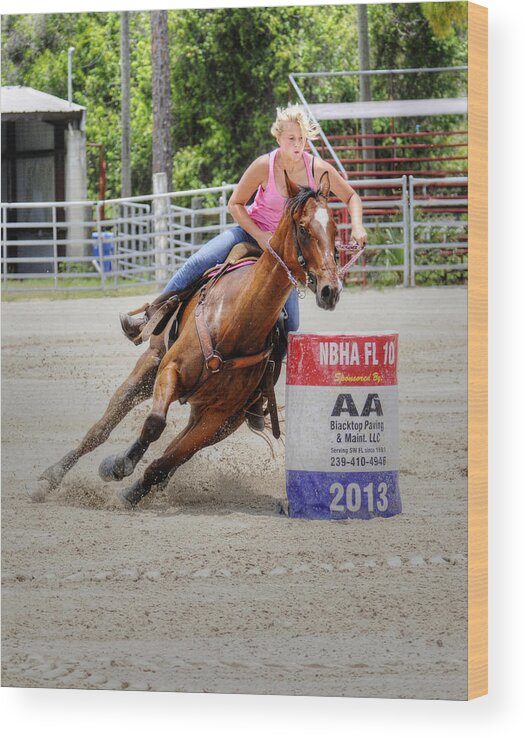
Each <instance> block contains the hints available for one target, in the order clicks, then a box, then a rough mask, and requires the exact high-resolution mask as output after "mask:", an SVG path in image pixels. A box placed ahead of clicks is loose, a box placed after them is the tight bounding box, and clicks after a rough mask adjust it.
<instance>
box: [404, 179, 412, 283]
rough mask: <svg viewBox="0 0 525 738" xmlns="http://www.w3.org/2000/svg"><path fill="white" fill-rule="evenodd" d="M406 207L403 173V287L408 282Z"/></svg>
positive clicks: (406, 192) (407, 207)
mask: <svg viewBox="0 0 525 738" xmlns="http://www.w3.org/2000/svg"><path fill="white" fill-rule="evenodd" d="M408 209H409V202H408V191H407V177H406V174H405V175H403V244H404V254H403V266H404V269H403V287H408V286H409V284H410V271H411V270H410V248H409V242H408V228H409V225H408V217H409V214H408Z"/></svg>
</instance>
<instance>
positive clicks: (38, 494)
mask: <svg viewBox="0 0 525 738" xmlns="http://www.w3.org/2000/svg"><path fill="white" fill-rule="evenodd" d="M53 489H54V486H53V484H52V483H51V482H50V481H49V479H38V480H37V483H36V485H35V487H34V488H33V489H32V490H31V491H30V492H29V497H30V499H31V502H45V501H46V497H47V495H48V494H49V493H50V492H51V491H52V490H53Z"/></svg>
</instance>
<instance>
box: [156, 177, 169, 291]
mask: <svg viewBox="0 0 525 738" xmlns="http://www.w3.org/2000/svg"><path fill="white" fill-rule="evenodd" d="M167 191H168V176H167V174H166V172H156V173H155V174H154V175H153V193H154V194H155V195H156V197H155V199H154V200H153V215H154V221H153V227H154V231H155V281H156V282H159V283H164V282H166V281H167V279H168V270H167V263H168V237H167V225H168V220H167V219H168V208H169V197H166V193H167Z"/></svg>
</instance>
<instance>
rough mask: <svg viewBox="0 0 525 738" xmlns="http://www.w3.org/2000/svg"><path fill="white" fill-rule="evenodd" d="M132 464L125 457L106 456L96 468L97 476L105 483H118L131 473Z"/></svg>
mask: <svg viewBox="0 0 525 738" xmlns="http://www.w3.org/2000/svg"><path fill="white" fill-rule="evenodd" d="M134 468H135V467H134V466H133V462H132V461H131V460H130V459H128V458H127V457H126V456H118V454H114V455H113V456H107V457H106V458H105V459H104V460H103V461H102V462H101V463H100V466H99V467H98V474H99V476H100V477H101V478H102V479H103V480H104V481H105V482H120V480H121V479H124V477H129V475H130V474H131V473H132V472H133V469H134Z"/></svg>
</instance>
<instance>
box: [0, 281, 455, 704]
mask: <svg viewBox="0 0 525 738" xmlns="http://www.w3.org/2000/svg"><path fill="white" fill-rule="evenodd" d="M147 297H148V296H145V299H147ZM141 301H142V300H141V298H140V297H139V298H131V299H130V298H123V297H119V298H102V299H96V300H93V299H81V300H71V301H52V300H38V301H27V302H13V303H4V304H3V306H2V335H3V361H2V452H3V453H2V503H3V504H2V638H3V645H2V684H3V686H19V687H47V688H52V687H54V688H81V689H87V688H91V689H127V690H134V689H138V690H176V691H186V692H202V691H206V692H227V693H254V694H288V695H301V694H302V695H326V696H330V695H331V696H359V697H366V696H368V697H408V698H424V699H427V698H442V699H465V698H466V691H467V599H466V595H467V589H466V587H467V527H466V525H467V514H466V512H467V511H466V505H467V377H466V366H467V290H466V288H463V287H443V288H416V289H404V288H395V289H390V290H385V291H383V292H379V291H374V290H365V291H362V292H356V291H352V292H350V293H345V294H344V295H343V298H342V300H341V303H340V304H339V306H338V308H337V310H336V311H335V312H334V313H324V312H322V311H320V310H319V309H317V308H316V306H315V302H314V300H313V297H312V296H308V297H307V299H306V300H305V301H304V302H303V303H302V305H301V316H302V326H301V328H302V330H303V331H330V332H334V333H336V332H338V331H353V330H355V331H368V330H370V331H374V330H386V329H393V330H398V331H399V332H400V358H399V399H400V452H401V464H400V489H401V497H402V502H403V513H402V514H401V515H399V516H396V517H394V518H388V519H375V520H371V521H359V520H355V521H352V520H348V521H337V522H336V521H329V522H323V521H307V520H297V519H293V520H292V519H289V518H287V517H286V516H285V515H282V514H280V513H279V509H280V507H281V505H280V503H281V502H282V501H284V499H285V484H284V480H285V475H284V446H283V444H282V443H278V442H273V449H274V452H273V456H272V454H271V452H270V449H269V447H268V445H267V444H266V443H265V442H264V441H263V440H262V439H260V438H259V437H257V436H255V435H254V434H252V433H251V432H250V431H249V430H248V428H247V427H246V426H243V427H242V428H241V429H240V430H239V431H237V432H236V433H235V434H234V435H233V436H231V437H230V438H228V439H226V440H225V441H223V442H221V443H220V444H219V445H217V446H215V447H213V448H211V449H207V450H204V451H202V452H200V454H198V455H196V456H195V457H194V458H193V459H192V460H191V461H190V462H188V463H187V464H186V465H185V466H184V467H183V468H181V469H180V470H179V471H178V472H177V473H176V474H175V476H174V477H173V478H172V480H171V481H170V483H169V485H168V486H167V487H166V489H164V490H163V491H162V492H154V493H152V494H151V495H150V496H149V497H148V498H147V499H146V500H144V501H143V502H142V503H141V505H140V506H139V507H138V508H137V509H136V510H135V511H132V512H128V511H124V510H122V509H120V508H119V506H118V504H117V502H116V490H117V489H118V485H119V483H114V484H107V483H104V482H102V481H101V480H100V478H99V477H98V475H97V469H98V465H99V463H100V461H101V460H102V459H103V458H104V457H105V456H107V455H108V454H110V453H116V452H119V451H122V450H123V449H124V448H126V447H127V446H128V445H129V444H130V443H131V441H132V440H134V439H135V437H136V436H137V435H138V432H139V430H140V428H141V426H142V422H143V420H144V418H145V416H146V414H147V407H148V403H145V404H144V405H141V406H139V407H138V408H136V409H135V410H134V411H132V413H131V414H130V415H129V416H128V417H127V418H126V419H125V420H124V421H123V422H122V423H121V425H120V426H118V427H117V428H116V429H115V431H114V432H113V434H112V435H111V437H110V438H109V440H108V441H107V442H106V444H104V445H103V446H101V447H100V448H99V449H97V450H96V451H95V452H93V453H92V454H91V455H88V456H86V457H84V458H83V459H82V460H81V461H80V462H79V463H78V464H77V466H76V467H75V468H74V469H73V470H72V471H71V472H70V473H69V475H68V476H66V478H65V479H64V482H63V483H62V486H61V487H60V488H59V489H57V490H55V491H54V492H52V493H51V494H50V495H49V497H48V499H47V501H46V502H45V503H43V504H37V503H34V502H32V501H31V500H30V498H29V493H30V492H31V491H32V490H34V487H35V483H36V479H37V477H38V475H39V474H40V473H41V472H42V471H43V470H44V469H45V468H46V467H47V466H49V465H50V464H51V463H54V462H55V461H57V460H58V459H59V458H60V457H61V456H62V455H63V454H64V453H65V452H66V451H68V450H70V449H71V448H73V447H74V446H75V445H76V444H77V443H78V441H79V440H80V439H81V437H82V436H83V434H84V432H85V431H86V430H87V428H88V427H89V426H90V425H91V424H92V423H93V422H94V421H95V420H97V419H98V418H99V417H100V415H101V414H102V412H103V411H104V409H105V406H106V404H107V401H108V399H109V397H110V396H111V394H112V392H113V390H114V388H115V387H116V386H117V384H118V383H119V382H120V381H121V380H122V379H123V378H124V377H125V376H126V374H127V373H129V371H130V370H131V368H132V366H133V364H134V362H135V360H136V359H137V358H138V356H139V354H140V349H137V348H136V347H134V346H133V345H132V344H131V343H129V342H128V341H126V340H125V339H124V338H123V337H122V335H121V334H120V329H119V326H118V319H117V315H118V312H119V311H121V310H126V309H130V308H131V307H134V306H135V305H138V304H140V303H141ZM278 400H279V402H280V403H281V404H284V379H283V378H281V381H280V383H279V387H278ZM186 414H187V408H185V407H181V406H179V405H174V406H173V407H172V408H171V411H170V415H169V420H168V426H167V428H166V431H165V433H164V435H163V436H162V437H161V439H160V440H159V441H157V443H156V444H154V445H153V446H151V447H150V449H149V450H148V452H147V454H146V457H145V460H143V462H141V463H140V464H139V466H138V469H137V471H136V472H135V476H134V477H132V478H131V481H133V480H134V479H135V478H136V477H137V476H138V474H140V471H141V469H143V468H144V464H145V463H148V462H149V461H151V460H152V459H153V458H155V456H156V455H159V453H160V451H161V450H162V449H163V448H164V447H165V446H166V445H167V443H168V440H169V439H170V438H171V437H172V436H173V435H174V433H175V429H176V428H178V429H180V427H181V426H182V419H183V418H184V417H185V416H186ZM129 483H130V480H125V482H124V483H121V484H126V486H127V485H129Z"/></svg>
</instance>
